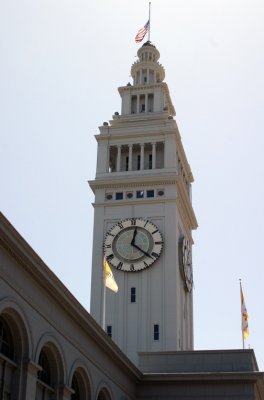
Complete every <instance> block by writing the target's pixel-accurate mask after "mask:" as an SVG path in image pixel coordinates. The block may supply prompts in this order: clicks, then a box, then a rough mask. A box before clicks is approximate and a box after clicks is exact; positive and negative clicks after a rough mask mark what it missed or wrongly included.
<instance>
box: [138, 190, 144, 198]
mask: <svg viewBox="0 0 264 400" xmlns="http://www.w3.org/2000/svg"><path fill="white" fill-rule="evenodd" d="M143 197H144V190H137V199H143Z"/></svg>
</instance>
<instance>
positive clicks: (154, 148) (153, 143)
mask: <svg viewBox="0 0 264 400" xmlns="http://www.w3.org/2000/svg"><path fill="white" fill-rule="evenodd" d="M156 144H157V143H156V142H152V169H155V168H156Z"/></svg>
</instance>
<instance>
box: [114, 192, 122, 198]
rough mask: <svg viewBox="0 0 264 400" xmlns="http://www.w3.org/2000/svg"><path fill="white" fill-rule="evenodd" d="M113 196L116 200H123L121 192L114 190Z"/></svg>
mask: <svg viewBox="0 0 264 400" xmlns="http://www.w3.org/2000/svg"><path fill="white" fill-rule="evenodd" d="M115 198H116V200H123V192H116V194H115Z"/></svg>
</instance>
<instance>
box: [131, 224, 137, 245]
mask: <svg viewBox="0 0 264 400" xmlns="http://www.w3.org/2000/svg"><path fill="white" fill-rule="evenodd" d="M136 236H137V226H136V227H135V229H134V233H133V238H132V240H131V243H130V244H131V245H132V246H133V245H134V244H135V239H136Z"/></svg>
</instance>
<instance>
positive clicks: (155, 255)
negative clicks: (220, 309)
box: [89, 41, 197, 364]
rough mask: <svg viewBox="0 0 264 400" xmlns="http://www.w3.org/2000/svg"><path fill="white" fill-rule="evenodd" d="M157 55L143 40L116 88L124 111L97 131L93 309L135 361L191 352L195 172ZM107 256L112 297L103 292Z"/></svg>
mask: <svg viewBox="0 0 264 400" xmlns="http://www.w3.org/2000/svg"><path fill="white" fill-rule="evenodd" d="M159 57H160V54H159V51H158V50H157V48H156V47H155V46H154V45H153V44H152V43H151V42H149V41H147V42H146V43H145V44H143V46H142V47H141V48H140V49H139V50H138V60H137V61H136V62H134V64H133V65H132V67H131V76H132V78H133V84H130V83H128V84H127V85H126V86H121V87H119V89H118V91H119V94H120V96H121V99H122V108H121V113H120V114H119V113H118V112H116V113H115V114H114V115H113V118H112V120H111V121H109V122H104V124H103V126H101V127H100V128H99V129H100V133H99V134H98V135H96V140H97V143H98V153H97V169H96V176H95V179H94V180H93V181H90V182H89V184H90V187H91V188H92V190H93V192H94V194H95V201H94V204H93V205H94V233H93V258H92V284H91V315H92V316H93V317H94V318H95V320H96V321H97V322H98V323H99V324H101V325H102V324H103V325H105V326H104V328H105V330H106V332H107V333H108V334H109V335H110V336H111V337H112V339H113V340H114V341H115V342H116V343H117V344H118V345H119V347H120V348H121V349H122V350H123V351H124V353H126V354H127V356H128V357H129V358H130V359H131V360H132V361H133V362H134V363H135V364H137V362H138V352H152V351H153V352H154V351H174V350H192V349H193V294H192V290H193V274H192V256H191V246H192V243H193V241H192V230H193V229H196V228H197V222H196V218H195V214H194V211H193V208H192V204H191V183H192V182H193V176H192V172H191V169H190V166H189V164H188V161H187V158H186V155H185V152H184V148H183V146H182V142H181V136H180V134H179V131H178V127H177V124H176V121H175V119H174V117H175V115H176V113H175V110H174V106H173V104H172V101H171V97H170V93H169V89H168V86H167V84H166V83H165V82H164V78H165V71H164V68H163V66H162V65H161V64H160V63H159V61H158V60H159ZM104 257H105V258H106V259H107V260H108V263H109V264H110V266H111V269H112V271H113V274H114V276H115V279H116V282H117V284H118V287H119V290H118V293H114V292H112V291H110V290H109V289H107V290H106V291H105V289H104V283H103V268H102V265H103V259H104Z"/></svg>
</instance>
